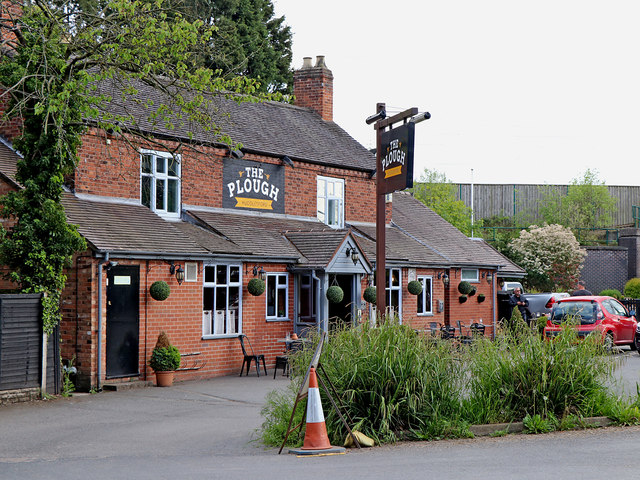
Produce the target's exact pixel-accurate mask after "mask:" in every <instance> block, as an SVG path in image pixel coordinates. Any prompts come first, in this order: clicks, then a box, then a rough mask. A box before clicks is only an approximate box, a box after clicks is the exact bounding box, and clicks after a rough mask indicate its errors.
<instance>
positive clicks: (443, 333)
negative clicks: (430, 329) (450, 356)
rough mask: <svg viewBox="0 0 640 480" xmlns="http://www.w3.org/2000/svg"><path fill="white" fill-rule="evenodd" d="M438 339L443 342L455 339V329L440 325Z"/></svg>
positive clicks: (451, 326) (450, 326)
mask: <svg viewBox="0 0 640 480" xmlns="http://www.w3.org/2000/svg"><path fill="white" fill-rule="evenodd" d="M440 337H441V338H442V339H443V340H453V339H454V338H456V327H454V326H453V325H442V326H441V327H440Z"/></svg>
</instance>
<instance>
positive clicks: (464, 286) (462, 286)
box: [458, 280, 473, 295]
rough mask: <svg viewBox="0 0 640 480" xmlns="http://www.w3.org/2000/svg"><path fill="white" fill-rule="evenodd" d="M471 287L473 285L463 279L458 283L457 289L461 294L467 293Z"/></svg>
mask: <svg viewBox="0 0 640 480" xmlns="http://www.w3.org/2000/svg"><path fill="white" fill-rule="evenodd" d="M472 289H473V287H472V286H471V284H470V283H469V282H467V281H466V280H463V281H461V282H460V283H459V284H458V291H459V292H460V293H461V294H462V295H467V294H468V293H469V292H471V290H472Z"/></svg>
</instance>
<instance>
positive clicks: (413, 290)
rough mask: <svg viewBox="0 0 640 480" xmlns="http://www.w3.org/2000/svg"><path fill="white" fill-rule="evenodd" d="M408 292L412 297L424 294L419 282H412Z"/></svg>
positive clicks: (408, 286)
mask: <svg viewBox="0 0 640 480" xmlns="http://www.w3.org/2000/svg"><path fill="white" fill-rule="evenodd" d="M407 290H409V293H410V294H411V295H420V294H421V293H422V284H421V283H420V282H419V281H418V280H411V281H410V282H409V284H408V285H407Z"/></svg>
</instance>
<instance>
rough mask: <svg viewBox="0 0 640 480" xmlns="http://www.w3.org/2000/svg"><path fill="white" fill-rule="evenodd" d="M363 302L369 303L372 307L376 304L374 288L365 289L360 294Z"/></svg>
mask: <svg viewBox="0 0 640 480" xmlns="http://www.w3.org/2000/svg"><path fill="white" fill-rule="evenodd" d="M362 298H364V301H365V302H369V303H371V304H373V305H375V304H376V287H367V288H365V289H364V293H363V294H362Z"/></svg>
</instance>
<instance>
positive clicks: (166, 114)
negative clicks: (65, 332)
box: [0, 0, 255, 332]
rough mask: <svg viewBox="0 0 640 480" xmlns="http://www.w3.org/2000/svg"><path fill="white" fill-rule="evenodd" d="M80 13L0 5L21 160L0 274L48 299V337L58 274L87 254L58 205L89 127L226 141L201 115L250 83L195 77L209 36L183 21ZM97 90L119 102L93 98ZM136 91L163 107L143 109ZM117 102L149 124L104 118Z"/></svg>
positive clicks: (60, 282)
mask: <svg viewBox="0 0 640 480" xmlns="http://www.w3.org/2000/svg"><path fill="white" fill-rule="evenodd" d="M77 8H78V6H77V5H76V4H71V3H64V4H62V5H61V4H56V3H48V2H46V1H43V0H13V2H12V0H6V1H5V2H3V13H4V15H3V17H2V19H1V20H0V30H1V31H0V33H1V36H0V38H2V39H3V44H4V45H3V50H2V56H1V57H0V89H1V91H2V92H3V93H2V97H3V99H4V103H5V104H6V110H5V112H4V114H3V120H9V119H12V118H15V117H17V118H19V119H20V120H21V124H22V134H21V135H20V136H19V137H18V138H16V139H15V140H14V146H15V147H16V148H17V149H18V150H19V151H20V152H21V155H22V158H21V159H20V160H19V161H18V165H17V172H16V179H17V180H18V182H19V183H20V184H21V187H22V188H21V189H19V190H18V191H16V192H12V193H9V194H8V195H6V196H4V197H3V198H2V200H1V204H2V215H3V216H4V217H9V218H13V219H15V225H14V226H13V227H12V228H10V229H8V230H5V229H4V228H3V229H2V230H1V231H0V235H1V240H2V243H1V244H0V263H2V264H5V265H7V266H8V267H9V270H10V271H9V273H8V274H7V276H8V278H10V279H11V280H12V281H14V282H15V283H17V284H18V285H19V286H20V288H21V289H22V290H23V291H25V292H44V293H45V296H44V298H45V299H44V301H43V306H44V327H45V332H50V331H51V329H52V328H53V326H55V324H56V323H57V321H58V320H59V317H60V314H59V310H58V308H59V298H60V295H61V292H62V289H63V287H64V284H65V281H66V277H65V276H64V267H65V266H66V265H68V264H69V262H70V260H71V256H72V255H73V253H74V252H75V251H77V250H79V249H83V248H84V247H85V244H84V241H83V240H82V238H81V237H80V235H79V234H78V232H77V230H76V228H75V227H73V226H71V225H68V224H67V223H66V219H65V215H64V211H63V208H62V206H61V205H60V199H61V195H62V191H63V185H64V178H65V175H67V174H69V173H71V172H72V171H73V169H74V168H75V166H76V164H77V160H78V159H77V151H78V148H79V145H80V143H81V138H82V134H83V133H84V132H85V130H86V128H87V126H88V125H94V126H97V127H99V128H103V129H105V130H110V131H112V132H115V133H130V134H141V132H142V130H141V129H140V128H138V125H139V123H140V122H141V121H146V122H151V123H155V124H158V123H160V124H162V125H163V126H164V127H171V126H183V127H189V126H194V128H195V127H197V128H201V129H205V130H207V131H208V132H210V138H211V139H215V140H217V141H230V139H229V138H228V137H226V136H225V135H224V133H223V132H221V131H220V129H219V128H218V127H217V125H216V124H215V123H214V122H213V120H212V117H211V115H210V114H209V110H210V103H211V101H212V98H214V96H215V95H216V94H219V93H220V91H222V90H224V91H225V92H230V93H228V95H234V94H237V93H252V92H254V91H255V86H254V82H252V81H251V80H248V79H244V78H240V77H234V78H233V79H232V80H225V79H224V78H221V77H220V76H216V75H215V74H214V72H212V71H211V70H210V69H208V68H205V67H202V66H198V65H199V63H200V58H201V55H202V52H203V51H206V49H207V48H208V47H209V42H210V40H211V38H212V32H213V30H214V29H213V28H212V27H209V26H207V25H205V24H204V23H203V22H202V21H196V22H189V21H187V20H185V19H184V18H182V16H181V15H180V14H172V15H171V16H169V13H168V11H167V9H166V8H165V7H164V5H163V3H162V0H157V1H155V2H153V3H152V2H148V1H145V2H142V1H137V0H108V1H106V2H105V3H104V5H100V6H96V9H95V12H93V13H90V12H86V11H85V12H82V15H80V14H79V11H78V10H77ZM105 82H110V83H111V85H113V86H115V87H116V90H115V91H117V92H118V93H116V94H114V95H110V94H107V93H104V91H102V90H101V89H99V88H98V86H99V85H101V84H104V83H105ZM141 84H145V85H147V86H149V87H151V88H153V89H154V90H155V91H156V92H158V96H157V98H162V99H163V100H162V101H161V102H159V103H157V104H155V103H154V102H153V101H151V99H149V98H140V95H139V93H138V92H139V87H140V85H141ZM115 101H117V102H118V103H121V104H126V102H135V103H139V104H140V103H141V104H143V105H145V106H146V107H147V109H146V112H147V113H146V117H145V118H143V119H140V118H134V117H133V116H132V115H130V114H128V113H127V112H126V110H123V111H122V112H121V113H119V114H114V113H112V111H111V110H112V109H109V108H108V106H109V104H111V102H115Z"/></svg>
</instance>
